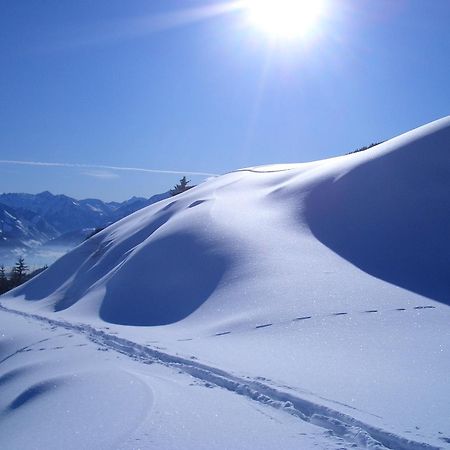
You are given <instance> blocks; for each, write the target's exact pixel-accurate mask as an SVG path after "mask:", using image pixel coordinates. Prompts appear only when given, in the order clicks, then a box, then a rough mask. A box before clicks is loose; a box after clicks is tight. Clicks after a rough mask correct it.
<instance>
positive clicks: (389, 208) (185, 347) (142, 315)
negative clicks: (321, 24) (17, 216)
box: [0, 118, 450, 450]
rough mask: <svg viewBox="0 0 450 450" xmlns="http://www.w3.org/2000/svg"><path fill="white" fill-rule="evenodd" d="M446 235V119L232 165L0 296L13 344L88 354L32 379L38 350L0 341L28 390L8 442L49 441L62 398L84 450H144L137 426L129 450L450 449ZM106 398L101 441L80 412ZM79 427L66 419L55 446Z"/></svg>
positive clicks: (449, 139) (12, 415)
mask: <svg viewBox="0 0 450 450" xmlns="http://www.w3.org/2000/svg"><path fill="white" fill-rule="evenodd" d="M449 235H450V118H445V119H442V120H439V121H436V122H434V123H432V124H430V125H426V126H424V127H421V128H419V129H417V130H414V131H412V132H409V133H406V134H405V135H402V136H400V137H398V138H395V139H392V140H390V141H388V142H385V143H384V144H381V145H378V146H377V147H375V148H372V149H369V150H367V151H364V152H360V153H355V154H352V155H347V156H343V157H339V158H334V159H330V160H323V161H317V162H313V163H308V164H292V165H286V164H284V165H280V166H277V165H274V166H266V167H257V168H249V169H242V170H239V171H236V172H233V173H229V174H226V175H223V176H221V177H218V178H215V179H212V180H209V181H208V182H206V183H204V184H203V185H200V186H198V187H196V188H195V189H192V190H189V191H188V192H186V193H183V194H181V195H179V196H177V197H174V198H169V199H167V200H163V201H161V202H158V203H157V204H155V205H152V206H149V207H147V208H145V209H143V210H141V211H138V212H137V213H135V214H133V215H131V216H129V217H127V218H125V219H123V220H121V221H120V222H117V223H116V224H114V225H112V226H110V227H108V228H107V229H105V230H104V231H102V232H101V233H99V234H97V235H95V236H94V237H93V238H91V239H89V240H88V241H87V242H85V243H83V244H82V245H80V246H79V247H77V248H76V249H75V250H73V251H72V252H70V253H69V254H67V255H65V256H63V257H62V258H61V259H60V260H58V261H57V262H56V263H55V264H54V265H53V266H51V267H50V268H49V269H48V270H47V271H45V272H44V273H42V274H41V275H40V276H38V277H37V278H36V279H33V280H31V281H30V282H29V283H27V284H26V285H24V286H22V287H20V288H18V289H16V290H15V291H13V292H12V293H10V294H9V296H7V297H2V299H1V304H2V305H3V307H4V308H6V309H3V310H2V311H0V319H1V322H0V323H6V324H8V323H9V321H16V320H17V321H24V320H25V321H28V323H29V324H28V325H24V326H23V327H22V328H21V331H20V332H19V331H18V330H17V329H16V328H14V327H12V328H11V329H7V332H6V333H3V334H4V335H5V336H6V337H5V339H6V340H8V339H14V341H16V340H17V341H20V343H18V344H17V346H16V347H18V348H22V347H20V345H22V344H21V341H23V343H24V345H23V346H24V347H26V346H27V345H30V343H32V342H33V341H36V342H37V341H38V340H39V339H38V338H39V337H40V335H39V336H37V337H36V338H35V337H34V333H37V332H36V329H39V327H40V326H44V327H51V328H52V329H53V330H50V331H42V330H41V331H39V333H40V334H42V335H43V336H45V337H44V338H45V339H47V338H49V339H56V337H57V336H58V332H60V331H61V329H62V330H64V328H65V329H66V331H67V330H69V331H70V333H73V335H74V336H75V337H76V339H84V340H87V342H88V345H86V349H84V348H83V347H80V348H77V349H76V354H75V355H73V358H72V357H69V356H67V355H69V354H71V353H72V351H73V349H72V350H70V351H69V350H63V349H61V352H59V354H60V355H65V356H64V358H62V361H61V362H60V366H58V367H59V368H60V370H61V373H60V374H58V373H59V372H58V371H56V372H54V371H53V370H50V368H49V369H48V370H47V369H46V368H45V367H43V368H42V370H41V372H39V373H42V374H45V376H44V375H42V377H40V375H39V376H38V374H37V372H36V371H35V369H31V368H28V367H29V366H30V365H31V366H33V364H37V361H41V358H39V357H37V356H33V357H32V356H31V355H38V353H34V352H31V351H30V355H28V353H26V352H25V350H20V351H19V352H17V349H16V347H14V346H12V347H11V348H9V347H8V346H7V345H6V349H4V348H3V346H4V345H3V346H2V345H1V344H2V341H0V349H1V350H2V352H3V353H2V354H1V355H0V360H1V359H2V358H3V359H4V361H3V362H2V363H1V364H0V377H2V376H3V377H4V376H6V377H7V380H12V379H16V378H17V380H26V382H25V381H24V382H22V381H20V383H22V384H20V383H19V384H20V389H19V388H17V389H16V390H14V389H12V388H9V387H7V384H5V383H3V384H2V382H1V380H2V378H0V391H1V392H2V393H3V392H6V393H8V395H10V396H11V398H9V397H8V398H9V399H8V400H4V403H5V405H4V406H3V408H4V410H3V411H4V412H3V414H4V416H5V420H6V422H5V423H9V422H8V421H10V422H11V424H12V425H11V426H7V430H8V432H7V433H6V434H4V433H3V431H1V430H0V431H1V433H0V447H2V440H4V441H3V442H5V443H6V444H7V445H6V444H5V445H6V447H5V448H13V449H14V448H24V447H23V445H24V444H23V442H26V441H23V439H27V437H26V436H25V437H24V436H23V435H20V433H19V432H18V431H15V430H17V428H16V429H15V428H14V426H16V427H19V424H21V426H22V427H23V428H24V429H26V427H27V426H29V427H35V428H36V430H38V431H36V432H37V433H38V434H39V436H40V439H42V443H43V444H42V445H41V444H39V445H38V444H36V445H38V446H37V447H36V448H49V447H48V444H47V441H46V439H48V433H50V432H51V431H50V428H51V427H50V425H49V423H51V422H52V420H53V419H52V417H53V416H52V414H56V417H57V419H58V420H59V421H60V422H58V420H56V419H54V420H56V422H55V423H61V424H63V423H66V422H65V419H64V417H63V416H61V414H60V413H56V412H55V411H59V410H58V407H57V406H55V405H56V404H57V405H61V404H64V405H65V404H66V403H67V402H70V399H72V400H73V399H76V400H77V402H76V407H75V406H74V407H75V409H74V410H73V411H74V412H73V415H72V419H73V421H74V422H73V423H76V424H77V425H78V429H80V430H83V429H84V428H83V427H87V428H86V429H85V431H84V432H83V431H80V433H81V434H82V436H83V439H87V441H86V444H85V446H84V447H83V448H135V447H133V445H134V444H130V442H131V441H130V439H133V438H134V436H135V433H136V429H140V428H139V427H141V428H142V429H145V430H147V435H146V437H145V436H144V435H139V436H140V437H139V439H141V441H139V445H137V444H136V445H137V446H136V448H227V449H228V448H236V449H239V448H277V447H282V448H302V449H309V448H354V447H355V446H356V447H357V448H372V449H385V448H390V449H405V450H410V449H427V448H450V387H449V386H450V384H449V373H450V308H449V305H450V239H449ZM11 310H14V311H16V313H12V312H11ZM18 312H20V314H19V315H17V314H18ZM8 333H9V334H8ZM39 333H38V334H39ZM8 336H10V337H8ZM49 336H50V337H49ZM57 340H58V342H56V344H59V345H56V346H60V347H63V348H64V349H66V348H68V345H69V338H68V337H67V336H66V337H64V336H60V337H58V339H57ZM59 341H61V342H59ZM93 343H94V344H93ZM33 345H34V344H33ZM97 348H98V349H106V350H109V352H107V353H108V355H109V354H111V355H114V356H111V357H110V359H111V361H109V359H108V358H107V359H108V361H107V362H102V361H103V360H101V358H100V359H99V358H94V357H93V356H92V354H93V352H96V350H97ZM47 350H49V349H48V348H47ZM14 352H16V353H14ZM3 354H4V355H6V359H5V357H3V356H2V355H3ZM44 354H46V355H48V356H46V358H47V359H45V361H46V362H45V364H47V363H48V364H49V367H50V366H51V365H52V364H57V363H56V361H57V360H56V359H55V358H58V357H59V356H58V357H57V356H56V354H57V352H50V351H48V352H46V353H44ZM105 354H106V353H105ZM53 355H55V356H53ZM129 357H131V359H130V358H129ZM65 359H67V361H65ZM97 359H99V360H98V361H97ZM135 360H137V362H136V361H135ZM58 361H59V360H58ZM74 361H76V363H74ZM142 362H147V363H148V362H152V363H155V364H151V365H149V366H148V365H146V366H145V367H144V366H143V364H142ZM73 364H76V366H77V367H78V369H79V370H80V375H79V376H78V375H77V379H76V380H73V379H72V378H70V376H69V375H68V374H69V373H72V372H73V368H72V365H73ZM104 364H106V366H107V367H106V366H105V367H104ZM31 366H30V367H31ZM129 366H130V367H131V366H132V367H133V369H131V368H130V367H129ZM33 367H34V366H33ZM17 370H18V372H14V371H17ZM11 371H12V375H11ZM162 372H163V373H162ZM50 373H52V374H53V373H54V375H52V376H50ZM105 373H111V376H110V377H109V376H105ZM8 374H9V375H8ZM17 374H18V375H17ZM136 374H137V375H136ZM8 377H9V378H8ZM133 377H134V378H133ZM136 377H137V378H136ZM135 378H136V380H135ZM143 379H144V381H142V380H143ZM99 380H104V381H105V383H104V384H102V383H101V382H100V381H99ZM189 380H190V381H189ZM131 381H133V382H131ZM8 383H9V382H8ZM99 383H100V385H101V386H100V387H99ZM177 383H178V384H177ZM174 384H176V385H177V388H176V387H174V386H173V385H174ZM191 384H192V385H191ZM124 385H127V386H128V385H132V386H128V387H127V389H123V388H120V389H119V390H120V391H121V392H120V393H117V391H118V389H116V388H114V386H124ZM24 386H25V387H24ZM208 386H209V387H216V389H212V390H211V389H205V387H208ZM11 389H12V390H11ZM128 389H129V391H128ZM155 389H156V391H158V393H159V394H158V395H159V398H160V400H158V402H159V403H158V402H156V403H157V404H158V408H159V409H158V408H157V409H156V410H155V409H154V406H151V405H154V404H155ZM177 389H178V390H177ZM94 392H98V394H96V393H95V394H94ZM78 393H79V394H78ZM236 394H239V395H236ZM97 395H98V401H97V397H96V396H97ZM109 396H111V405H112V406H111V410H110V411H108V414H110V415H111V417H109V416H107V417H106V418H104V423H103V422H102V425H101V426H102V427H103V429H105V430H109V429H111V434H110V436H109V435H108V439H109V438H110V440H108V441H107V442H106V441H105V442H103V441H102V440H101V439H102V438H101V437H100V436H96V435H95V433H93V432H92V430H90V429H89V426H90V425H92V424H96V423H100V422H96V420H94V419H89V418H88V416H86V417H84V414H83V412H82V411H83V410H85V409H86V408H88V407H89V402H94V403H95V404H96V408H97V407H98V408H99V410H102V409H103V408H105V406H104V405H102V401H105V402H107V399H108V398H109ZM0 397H2V399H3V394H2V395H1V396H0ZM78 397H79V401H78ZM175 397H176V398H180V399H182V400H181V401H182V402H186V404H182V405H179V404H176V405H174V404H173V402H172V401H171V400H170V399H171V398H175ZM83 399H85V400H83ZM142 399H146V400H142ZM55 402H56V403H55ZM142 402H143V403H144V406H143V405H142ZM97 403H98V405H97ZM218 403H220V404H221V405H222V406H223V411H222V412H221V414H223V415H222V418H221V420H220V421H216V423H215V425H214V426H213V425H212V428H211V429H209V428H208V429H205V428H204V427H202V426H201V423H202V421H204V420H209V419H205V417H210V416H213V415H214V414H216V413H217V410H216V409H215V406H217V404H218ZM187 404H189V405H191V406H192V408H193V409H194V410H195V412H192V411H191V412H188V411H187V409H189V408H187ZM194 405H195V406H194ZM0 407H2V406H1V405H0ZM33 408H38V409H39V411H40V414H39V415H38V414H36V412H35V409H33ZM77 408H78V409H77ZM255 408H256V409H255ZM118 410H123V411H121V412H120V414H123V413H124V412H126V413H127V421H123V423H122V422H121V426H115V425H114V424H115V421H116V418H115V417H114V414H116V413H117V411H118ZM175 410H176V411H178V412H177V413H175V412H174V411H175ZM128 411H129V414H128ZM142 411H144V412H142ZM155 411H159V414H162V415H163V416H164V415H165V414H166V415H167V416H170V420H168V419H167V417H166V419H167V420H162V419H161V417H159V416H158V414H157V413H156V412H155ZM255 411H259V412H258V413H255ZM19 412H20V414H19ZM261 412H262V414H261ZM94 415H95V414H94ZM143 415H144V416H145V417H146V418H145V419H142V417H143ZM46 417H47V418H49V419H48V420H46V421H45V423H46V425H45V426H44V425H43V424H41V422H42V421H43V420H44V418H46ZM158 417H159V419H158ZM72 419H71V420H72ZM160 419H161V420H160ZM237 419H238V420H237ZM14 420H16V421H17V422H14ZM99 420H100V419H99ZM158 420H160V421H159V422H158ZM61 421H62V422H61ZM219 422H220V423H219ZM242 422H248V426H249V427H251V430H252V431H251V432H248V433H246V431H245V427H243V426H242ZM70 423H72V422H70ZM155 423H158V425H157V426H159V427H160V428H159V433H160V434H159V435H158V433H156V435H155V434H154V433H153V432H154V427H155V426H156V425H155ZM14 424H15V425H14ZM137 424H139V425H137ZM269 424H270V425H269ZM5 426H6V425H5ZM99 426H100V425H99ZM0 427H1V421H0ZM133 427H134V428H133ZM152 427H153V428H152ZM70 430H71V426H69V425H68V426H65V425H61V426H59V425H58V432H59V433H60V437H61V439H62V441H64V440H65V439H68V436H69V435H71V433H72V431H70ZM148 430H152V432H151V433H150V432H148ZM251 433H253V434H251ZM19 435H20V436H19ZM168 435H170V438H169V437H167V436H168ZM4 436H7V437H4ZM155 436H156V437H155ZM163 436H166V438H167V439H166V438H164V437H163ZM270 436H271V437H270ZM274 437H276V439H274ZM165 439H166V440H165ZM171 439H173V440H171ZM233 440H234V441H233ZM277 440H278V442H279V443H278V444H277ZM36 442H37V441H36ZM181 442H183V443H181ZM44 443H45V445H44ZM199 443H200V444H199ZM102 446H103V447H102ZM127 446H128V447H127ZM352 446H353V447H352ZM55 448H57V447H55Z"/></svg>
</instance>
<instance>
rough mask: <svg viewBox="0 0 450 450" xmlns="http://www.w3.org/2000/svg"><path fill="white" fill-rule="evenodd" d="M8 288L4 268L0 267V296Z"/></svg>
mask: <svg viewBox="0 0 450 450" xmlns="http://www.w3.org/2000/svg"><path fill="white" fill-rule="evenodd" d="M8 288H9V282H8V277H7V276H6V269H5V266H4V265H3V264H2V265H1V266H0V295H1V294H4V293H5V292H6V291H7V290H8Z"/></svg>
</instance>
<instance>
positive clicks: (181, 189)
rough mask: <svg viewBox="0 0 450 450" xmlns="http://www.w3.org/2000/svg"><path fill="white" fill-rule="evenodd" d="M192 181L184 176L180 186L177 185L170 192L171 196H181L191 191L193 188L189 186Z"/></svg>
mask: <svg viewBox="0 0 450 450" xmlns="http://www.w3.org/2000/svg"><path fill="white" fill-rule="evenodd" d="M190 182H191V180H188V179H187V178H186V176H184V177H183V178H182V179H181V180H180V182H179V183H178V184H176V185H175V186H174V187H173V189H171V190H170V194H171V195H172V196H174V195H178V194H181V193H182V192H184V191H187V190H189V189H191V188H192V187H193V186H188V184H189V183H190Z"/></svg>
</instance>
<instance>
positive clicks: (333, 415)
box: [0, 303, 439, 450]
mask: <svg viewBox="0 0 450 450" xmlns="http://www.w3.org/2000/svg"><path fill="white" fill-rule="evenodd" d="M0 310H1V311H5V312H9V313H12V314H17V315H20V316H22V317H26V318H30V319H34V320H38V321H41V322H45V323H47V324H50V325H52V326H58V327H62V328H65V329H68V330H71V331H73V332H77V333H79V334H82V335H84V336H86V337H87V338H88V339H90V340H91V341H92V342H94V343H96V344H97V345H101V346H103V347H107V348H109V349H111V350H114V351H117V352H119V353H121V354H124V355H126V356H128V357H130V358H133V359H135V360H137V361H140V362H142V363H144V364H153V363H157V364H162V365H164V366H166V367H171V368H174V369H177V370H179V371H182V372H184V373H186V374H189V375H191V376H192V377H194V378H197V379H198V380H200V381H202V382H203V383H205V385H206V386H208V387H213V386H216V387H221V388H224V389H227V390H228V391H231V392H234V393H236V394H238V395H242V396H245V397H247V398H249V399H251V400H254V401H257V402H259V403H262V404H264V405H267V406H271V407H273V408H276V409H279V410H282V411H284V412H286V413H288V414H291V415H293V416H295V417H297V418H299V419H300V420H303V421H306V422H309V423H312V424H314V425H317V426H319V427H321V428H324V429H326V430H329V431H330V432H331V433H332V434H333V435H335V436H338V437H340V438H342V439H343V440H345V441H347V442H349V443H352V444H356V445H357V446H359V447H362V448H366V449H371V450H387V449H395V450H439V448H438V447H435V446H432V445H430V444H427V443H424V442H417V441H413V440H409V439H407V438H405V437H402V436H399V435H396V434H394V433H390V432H388V431H385V430H383V429H380V428H376V427H373V426H371V425H368V424H366V423H364V422H362V421H360V420H357V419H355V418H354V417H351V416H350V415H348V414H344V413H341V412H339V411H337V410H334V409H332V408H330V407H327V406H324V405H320V404H318V403H314V402H312V401H310V400H306V399H303V398H301V397H300V396H298V395H293V394H291V393H287V392H283V391H282V390H279V389H276V388H274V387H271V386H268V385H266V384H264V383H262V382H260V381H255V380H252V379H247V378H241V377H238V376H235V375H232V374H230V373H228V372H226V371H223V370H221V369H218V368H215V367H211V366H208V365H205V364H202V363H199V362H195V361H192V360H189V359H185V358H182V357H179V356H175V355H171V354H168V353H164V352H161V351H159V350H155V349H153V348H150V347H147V346H144V345H140V344H137V343H135V342H132V341H130V340H127V339H124V338H121V337H118V336H116V335H112V334H109V333H107V332H105V331H103V330H98V329H96V328H94V327H92V326H90V325H85V324H71V323H69V322H65V321H61V320H54V319H49V318H46V317H42V316H39V315H35V314H29V313H25V312H22V311H18V310H14V309H9V308H6V307H4V306H3V305H2V304H1V303H0ZM23 350H24V349H20V350H18V352H20V351H23ZM16 353H17V352H16Z"/></svg>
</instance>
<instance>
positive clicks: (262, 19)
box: [245, 0, 324, 38]
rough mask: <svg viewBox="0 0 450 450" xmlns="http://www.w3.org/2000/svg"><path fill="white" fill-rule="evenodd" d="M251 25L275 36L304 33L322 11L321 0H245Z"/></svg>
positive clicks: (290, 35) (314, 23) (316, 20)
mask: <svg viewBox="0 0 450 450" xmlns="http://www.w3.org/2000/svg"><path fill="white" fill-rule="evenodd" d="M245 8H246V9H247V10H248V13H249V16H250V21H251V22H252V24H253V25H255V26H257V27H258V28H260V29H262V30H263V31H265V32H267V33H269V34H270V35H272V36H273V37H275V38H295V37H301V36H304V35H306V34H307V33H308V32H310V31H312V30H313V29H314V27H315V26H316V25H317V23H318V21H319V18H320V16H321V15H322V13H323V9H324V1H323V0H246V1H245Z"/></svg>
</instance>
